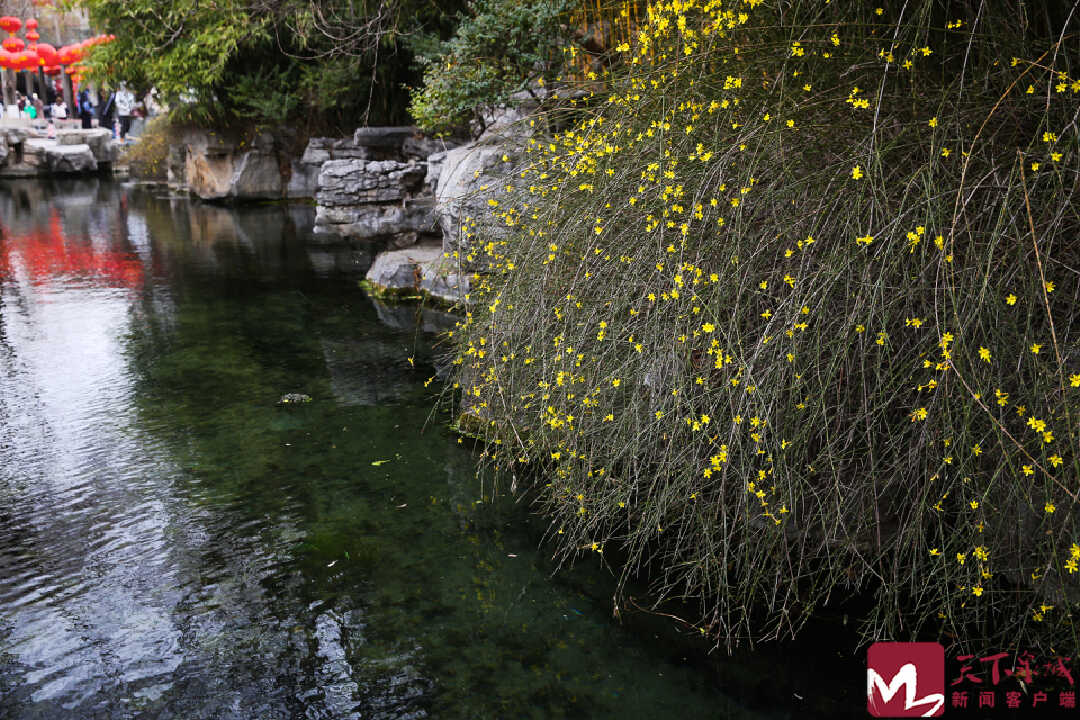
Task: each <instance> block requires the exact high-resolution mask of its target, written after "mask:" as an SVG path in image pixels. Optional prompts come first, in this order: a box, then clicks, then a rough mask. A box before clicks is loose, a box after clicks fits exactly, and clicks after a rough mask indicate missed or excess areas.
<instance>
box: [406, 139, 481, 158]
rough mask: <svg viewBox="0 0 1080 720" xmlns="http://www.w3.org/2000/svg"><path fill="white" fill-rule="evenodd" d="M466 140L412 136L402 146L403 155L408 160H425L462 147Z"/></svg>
mask: <svg viewBox="0 0 1080 720" xmlns="http://www.w3.org/2000/svg"><path fill="white" fill-rule="evenodd" d="M464 142H465V141H464V140H455V139H453V138H429V137H425V136H423V135H410V136H409V137H407V138H405V140H404V142H402V144H401V154H402V155H404V156H405V157H406V158H413V159H416V160H424V159H426V158H427V157H428V156H429V155H432V154H434V153H438V152H446V151H447V150H451V149H453V148H456V147H459V146H461V145H462V144H463V143H464Z"/></svg>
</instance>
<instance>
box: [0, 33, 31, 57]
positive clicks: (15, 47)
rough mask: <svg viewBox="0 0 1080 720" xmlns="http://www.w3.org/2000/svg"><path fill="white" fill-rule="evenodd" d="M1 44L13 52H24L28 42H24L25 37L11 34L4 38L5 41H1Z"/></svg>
mask: <svg viewBox="0 0 1080 720" xmlns="http://www.w3.org/2000/svg"><path fill="white" fill-rule="evenodd" d="M0 46H2V47H3V48H4V49H5V50H7V51H8V52H11V53H17V52H22V51H23V50H25V49H26V43H25V42H23V39H22V38H18V37H15V36H14V35H9V36H8V37H6V38H4V41H3V42H2V43H0Z"/></svg>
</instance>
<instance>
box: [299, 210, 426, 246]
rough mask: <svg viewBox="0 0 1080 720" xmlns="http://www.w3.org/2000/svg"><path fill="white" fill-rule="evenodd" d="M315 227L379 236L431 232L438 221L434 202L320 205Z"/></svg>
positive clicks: (349, 234) (357, 235) (336, 232)
mask: <svg viewBox="0 0 1080 720" xmlns="http://www.w3.org/2000/svg"><path fill="white" fill-rule="evenodd" d="M315 230H316V232H322V233H331V234H334V235H338V236H344V237H352V238H377V237H386V236H393V235H401V234H404V233H418V234H430V233H433V232H436V225H435V214H434V212H433V208H432V206H431V204H430V203H409V204H407V205H404V206H402V205H389V206H388V205H370V204H369V205H358V206H352V207H337V208H334V207H324V206H319V207H318V209H317V210H316V214H315Z"/></svg>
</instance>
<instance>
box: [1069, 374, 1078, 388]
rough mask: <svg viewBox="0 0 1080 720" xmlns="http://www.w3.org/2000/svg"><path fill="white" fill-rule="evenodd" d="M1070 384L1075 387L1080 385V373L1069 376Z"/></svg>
mask: <svg viewBox="0 0 1080 720" xmlns="http://www.w3.org/2000/svg"><path fill="white" fill-rule="evenodd" d="M1069 384H1070V385H1072V386H1073V387H1080V373H1077V374H1076V375H1070V376H1069Z"/></svg>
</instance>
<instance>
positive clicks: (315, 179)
mask: <svg viewBox="0 0 1080 720" xmlns="http://www.w3.org/2000/svg"><path fill="white" fill-rule="evenodd" d="M304 156H305V157H307V152H306V151H305V153H304ZM321 169H322V163H309V162H304V161H302V160H293V161H292V163H291V166H290V170H291V172H290V174H289V184H288V185H287V186H286V188H285V194H286V196H288V197H290V198H314V197H315V193H316V192H318V189H319V171H320V170H321Z"/></svg>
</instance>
